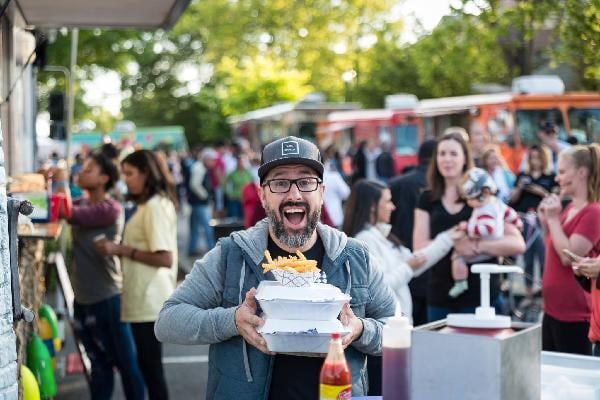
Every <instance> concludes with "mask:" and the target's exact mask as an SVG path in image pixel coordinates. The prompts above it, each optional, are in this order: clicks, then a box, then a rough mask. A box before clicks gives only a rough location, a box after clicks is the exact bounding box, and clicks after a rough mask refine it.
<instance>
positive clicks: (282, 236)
mask: <svg viewBox="0 0 600 400" xmlns="http://www.w3.org/2000/svg"><path fill="white" fill-rule="evenodd" d="M266 212H267V216H268V217H269V219H270V220H271V226H272V227H273V233H274V234H275V237H276V238H277V240H279V241H280V242H281V243H283V244H284V245H286V246H287V247H291V248H301V247H303V246H304V245H305V244H306V243H307V242H308V241H309V239H310V237H311V236H312V234H313V232H314V231H315V229H316V228H317V224H318V223H319V220H320V219H321V209H320V208H319V209H317V210H315V211H313V212H312V213H310V214H308V223H307V224H306V226H305V227H304V228H302V229H300V230H294V231H293V232H291V233H290V232H288V231H287V230H286V229H285V226H284V224H283V219H280V218H279V217H278V215H277V212H276V211H275V210H272V209H267V210H266ZM282 218H285V217H283V216H282Z"/></svg>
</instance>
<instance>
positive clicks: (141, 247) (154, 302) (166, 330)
mask: <svg viewBox="0 0 600 400" xmlns="http://www.w3.org/2000/svg"><path fill="white" fill-rule="evenodd" d="M538 137H539V139H540V144H536V145H533V146H531V147H530V148H529V149H528V152H527V154H526V157H524V159H523V162H522V163H521V165H520V166H519V168H520V170H519V171H516V172H518V173H517V174H516V176H515V174H513V172H512V170H511V169H510V168H509V167H508V163H507V162H506V161H505V159H504V157H503V154H502V151H501V149H500V147H498V146H497V145H495V144H493V143H491V142H490V141H486V140H485V139H482V138H481V136H477V141H478V142H477V144H476V146H475V144H474V143H473V147H474V148H475V147H476V148H477V149H478V151H477V152H476V154H474V152H473V151H472V147H471V144H472V143H471V142H472V141H473V140H474V136H473V137H470V136H469V135H468V134H467V132H466V131H465V130H464V129H460V128H453V129H449V130H447V132H444V133H443V134H441V135H440V136H439V137H438V138H437V140H427V141H425V142H424V143H422V144H421V146H420V148H419V151H418V165H417V166H415V167H414V168H412V169H410V170H406V171H403V172H404V173H402V174H399V171H397V168H396V166H395V163H394V157H393V155H392V150H391V147H390V143H389V142H387V141H384V142H383V143H378V142H377V140H371V141H368V142H362V143H360V144H358V145H357V147H356V149H355V150H354V152H353V153H352V154H351V155H350V157H351V159H352V162H351V166H352V170H351V171H347V170H345V169H344V168H343V162H342V157H341V156H340V154H339V152H338V151H337V149H336V148H335V147H334V146H329V147H328V148H326V149H321V150H319V149H318V148H317V147H316V146H315V145H314V144H313V143H311V142H309V141H306V140H303V139H300V138H295V137H287V138H282V139H279V140H277V141H274V142H272V143H269V144H267V145H266V146H265V147H264V148H263V149H262V151H261V152H260V153H255V152H254V151H252V150H251V149H250V148H249V146H248V145H247V143H246V142H245V141H240V142H237V143H236V144H234V145H229V146H225V145H223V144H220V143H219V144H216V145H215V146H214V147H211V146H204V147H195V148H194V149H192V151H191V154H190V155H189V156H178V155H176V154H173V153H170V154H165V153H163V152H159V151H149V150H135V151H132V152H123V151H121V150H120V149H117V148H116V147H115V146H113V145H105V146H103V147H102V148H101V149H100V150H99V151H96V152H93V153H91V154H88V155H86V156H82V157H80V158H79V159H78V161H77V163H76V164H75V165H74V166H73V168H72V169H71V176H68V174H67V173H66V171H64V170H60V169H56V168H55V170H56V173H55V174H54V177H55V179H54V181H53V185H54V186H55V190H58V191H63V192H65V193H67V194H68V193H69V192H71V193H72V194H73V206H72V209H71V213H70V215H69V217H68V222H69V223H70V224H71V226H72V230H73V247H74V248H73V268H72V272H73V274H72V275H73V286H74V290H75V319H76V321H77V327H78V336H79V337H80V338H81V340H82V342H83V344H84V346H85V347H86V350H87V352H88V354H89V355H90V359H91V361H92V398H94V399H96V398H97V399H105V398H110V396H111V393H112V387H113V377H112V375H113V372H112V371H113V367H116V368H117V369H118V370H119V372H120V374H121V378H122V383H123V388H124V392H125V393H126V396H127V398H131V399H136V398H140V399H141V398H144V395H145V393H148V394H149V397H150V398H151V399H165V398H167V397H168V391H167V383H166V381H165V377H164V373H163V368H162V363H161V357H162V345H161V342H173V343H181V344H210V345H211V346H212V347H211V352H210V359H209V378H208V389H207V390H208V391H207V393H208V397H209V398H223V399H226V398H233V397H234V396H235V397H238V398H248V399H255V398H264V397H269V398H272V399H276V398H284V397H285V398H316V395H315V390H317V388H318V371H319V369H320V366H321V364H322V361H323V360H322V359H320V358H311V357H301V356H298V355H283V354H277V355H274V354H272V353H270V352H269V351H268V349H267V348H266V344H265V342H264V339H262V337H261V336H260V335H259V334H257V332H256V328H257V327H258V326H260V325H261V324H262V319H261V318H260V316H258V315H257V304H256V302H255V300H254V294H255V288H256V287H257V285H258V283H259V282H260V281H261V280H263V279H272V277H271V276H269V274H270V273H267V274H263V272H262V270H261V269H260V267H259V266H260V263H261V262H262V261H263V258H264V252H265V250H269V252H270V253H271V254H272V255H274V256H278V255H282V256H287V255H289V254H293V253H294V252H295V251H296V250H297V249H299V250H301V251H302V252H303V253H304V254H305V255H306V256H307V257H309V258H310V259H314V260H317V261H318V264H319V265H320V267H321V268H322V269H323V270H324V271H325V272H326V273H327V277H328V282H329V283H331V284H333V285H335V286H337V287H339V288H341V289H342V291H344V292H345V293H348V294H349V295H350V296H351V297H352V300H351V302H350V304H349V305H348V306H345V307H344V309H343V311H342V313H341V315H340V319H341V320H342V322H343V323H344V325H345V326H347V327H349V330H350V332H351V333H350V334H349V335H347V336H346V337H345V339H344V346H345V347H346V357H347V358H348V361H349V364H350V367H351V370H352V374H353V383H354V384H353V393H354V394H355V395H366V394H371V395H377V394H380V393H381V378H380V376H381V357H380V355H381V328H382V326H383V324H384V323H385V319H386V318H388V317H390V316H391V315H392V314H394V311H395V309H396V306H397V305H398V306H399V307H400V309H401V310H402V312H403V313H404V314H405V315H407V316H408V317H409V318H410V319H411V320H412V322H413V324H414V325H421V324H424V323H427V322H430V321H436V320H440V319H443V318H445V317H446V316H447V315H448V314H449V313H472V312H474V310H475V308H476V307H477V306H478V305H479V302H480V299H479V293H480V288H479V285H480V280H479V278H478V277H477V276H476V275H474V274H471V273H470V272H469V268H468V266H469V265H472V264H473V263H479V262H491V263H503V262H505V260H506V259H507V258H508V259H512V260H513V261H514V260H515V259H517V260H520V259H522V260H523V261H522V263H523V267H524V269H525V271H526V280H525V283H526V285H525V288H526V290H525V296H524V298H523V301H522V302H521V306H527V305H528V304H531V303H532V302H534V301H535V298H536V293H535V289H536V287H537V285H536V281H535V279H534V278H535V276H536V274H535V272H534V270H535V268H534V267H535V266H536V265H537V266H539V268H540V273H541V274H542V282H541V288H542V294H543V305H544V307H543V308H544V314H543V319H542V333H543V348H544V350H553V351H562V352H571V353H579V354H596V355H600V345H596V343H598V342H600V297H599V296H600V284H598V283H597V281H596V277H597V276H598V274H599V273H600V261H598V258H596V257H598V256H599V255H600V224H598V223H594V222H593V221H600V146H599V145H598V144H590V145H576V146H570V145H569V144H566V143H563V142H560V141H559V140H558V130H557V129H556V126H555V125H554V124H552V123H550V122H543V123H541V124H540V127H539V132H538ZM482 141H483V142H482ZM474 156H475V157H474ZM59 170H60V171H59ZM69 187H70V188H71V190H65V188H66V189H68V188H69ZM77 193H80V194H81V195H80V196H78V197H77V196H75V194H77ZM75 197H77V198H75ZM185 204H187V206H186V207H189V210H190V211H189V237H188V243H187V251H188V253H189V255H191V256H194V257H196V258H197V261H196V262H195V263H194V267H193V268H192V271H191V273H190V274H189V275H188V276H187V277H186V279H185V280H184V281H183V282H182V283H181V284H180V285H179V286H177V265H178V252H177V213H178V212H181V210H183V209H184V205H185ZM213 217H230V218H234V219H236V220H239V221H243V222H241V223H243V225H244V226H245V228H246V229H245V230H240V231H237V232H234V233H233V234H231V235H230V236H229V237H227V238H222V239H220V240H218V241H217V240H216V239H215V233H214V231H213V227H212V226H211V224H210V220H211V219H212V218H213ZM265 217H267V218H265ZM590 221H592V222H591V223H590ZM201 239H202V240H201ZM200 242H203V245H201V243H200ZM565 250H567V251H565ZM520 255H524V257H522V258H521V257H519V256H520ZM500 279H501V277H500V276H498V275H492V277H491V290H490V295H491V303H492V304H493V305H494V306H495V307H496V308H497V310H498V312H500V313H506V312H507V309H506V307H505V306H504V304H503V302H504V300H505V299H504V298H503V296H502V295H501V285H500V283H501V282H500ZM139 349H143V351H139ZM365 362H366V365H367V369H364V368H362V366H364V365H365ZM300 370H301V371H303V372H302V373H301V374H298V373H297V371H300ZM367 370H368V373H367ZM240 396H241V397H240ZM294 396H296V397H294Z"/></svg>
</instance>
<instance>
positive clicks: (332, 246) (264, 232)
mask: <svg viewBox="0 0 600 400" xmlns="http://www.w3.org/2000/svg"><path fill="white" fill-rule="evenodd" d="M317 234H318V235H319V237H320V238H321V240H322V241H323V247H324V248H325V253H326V254H327V256H328V257H329V258H330V259H331V260H332V261H335V260H336V259H337V258H338V257H339V256H340V254H341V253H342V251H343V250H344V248H345V247H346V244H347V243H348V237H347V236H346V234H345V233H344V232H341V231H339V230H337V229H334V228H332V227H330V226H327V225H324V224H322V223H320V222H319V223H318V224H317ZM268 235H269V218H268V217H267V218H264V219H263V220H261V221H258V222H257V223H256V225H254V226H253V227H251V228H249V229H246V230H243V231H237V232H233V233H232V234H231V237H232V239H233V240H234V241H235V243H236V244H237V245H238V246H240V248H241V249H242V251H244V252H245V253H246V254H248V255H249V256H250V258H251V259H252V261H253V262H254V263H255V264H256V265H259V264H260V263H261V262H262V261H263V259H264V258H265V255H264V252H265V250H266V249H267V243H268Z"/></svg>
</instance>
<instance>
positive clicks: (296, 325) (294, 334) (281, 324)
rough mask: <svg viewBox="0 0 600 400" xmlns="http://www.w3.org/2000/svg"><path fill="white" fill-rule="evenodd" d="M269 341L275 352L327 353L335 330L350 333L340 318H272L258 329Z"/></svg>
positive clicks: (268, 345)
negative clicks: (326, 319)
mask: <svg viewBox="0 0 600 400" xmlns="http://www.w3.org/2000/svg"><path fill="white" fill-rule="evenodd" d="M258 332H259V333H260V334H261V335H262V337H263V338H264V339H265V341H266V342H267V348H268V349H269V351H272V352H275V353H327V350H328V349H329V340H330V338H331V334H332V333H333V332H340V333H341V335H342V336H345V335H347V334H348V333H349V331H348V329H346V328H344V327H343V326H342V323H341V322H340V321H339V320H337V319H336V320H332V321H301V320H290V319H270V318H268V319H267V320H266V321H265V323H264V325H263V326H262V327H260V328H259V329H258Z"/></svg>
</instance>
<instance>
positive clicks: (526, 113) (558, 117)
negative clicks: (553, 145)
mask: <svg viewBox="0 0 600 400" xmlns="http://www.w3.org/2000/svg"><path fill="white" fill-rule="evenodd" d="M545 121H552V122H554V123H555V124H556V125H557V126H558V129H559V134H558V137H559V138H560V139H561V140H566V139H567V133H566V132H565V124H564V122H563V118H562V114H561V112H560V110H559V109H558V108H552V109H547V110H517V132H518V133H519V140H520V142H521V144H522V145H524V146H531V145H532V144H537V143H539V139H538V137H537V130H538V126H539V124H540V123H541V122H545Z"/></svg>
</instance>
